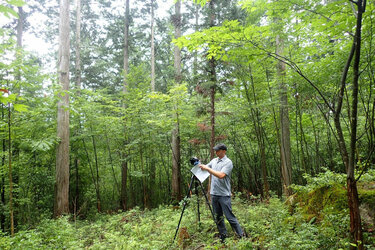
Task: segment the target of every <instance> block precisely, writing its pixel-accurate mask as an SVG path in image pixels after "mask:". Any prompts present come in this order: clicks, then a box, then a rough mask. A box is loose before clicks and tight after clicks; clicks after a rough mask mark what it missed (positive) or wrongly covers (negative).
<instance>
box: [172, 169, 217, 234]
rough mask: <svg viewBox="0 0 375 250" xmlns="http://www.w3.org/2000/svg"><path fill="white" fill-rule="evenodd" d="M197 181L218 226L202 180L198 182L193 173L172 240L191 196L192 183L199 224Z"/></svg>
mask: <svg viewBox="0 0 375 250" xmlns="http://www.w3.org/2000/svg"><path fill="white" fill-rule="evenodd" d="M198 183H199V184H200V187H201V189H202V192H203V194H204V197H205V198H206V203H207V205H208V207H209V208H210V211H211V215H212V218H213V220H214V222H215V224H216V226H218V225H217V222H216V220H215V216H214V212H213V211H212V208H211V204H210V202H209V201H208V198H207V195H206V192H205V191H204V188H203V185H202V182H200V181H199V180H198V178H197V177H196V176H195V175H194V174H193V175H192V176H191V181H190V186H189V190H188V193H187V195H186V197H185V199H184V206H183V208H182V212H181V216H180V220H179V221H178V225H177V228H176V233H175V234H174V238H173V241H174V240H175V239H176V236H177V232H178V229H179V228H180V224H181V220H182V216H183V215H184V212H185V208H186V205H187V203H188V198H190V196H191V195H190V194H191V190H192V189H193V184H195V194H196V195H197V200H198V202H197V204H198V205H197V210H198V211H197V216H198V224H200V222H201V221H200V212H199V197H198Z"/></svg>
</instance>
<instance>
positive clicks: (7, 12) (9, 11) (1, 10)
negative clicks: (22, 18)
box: [0, 5, 18, 18]
mask: <svg viewBox="0 0 375 250" xmlns="http://www.w3.org/2000/svg"><path fill="white" fill-rule="evenodd" d="M0 13H3V14H4V16H6V17H8V18H10V15H13V16H14V17H16V18H18V14H17V12H16V11H15V10H14V9H12V8H9V7H7V6H3V5H0Z"/></svg>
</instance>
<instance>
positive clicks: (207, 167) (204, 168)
mask: <svg viewBox="0 0 375 250" xmlns="http://www.w3.org/2000/svg"><path fill="white" fill-rule="evenodd" d="M199 167H200V168H201V169H202V170H206V171H208V169H209V168H210V167H209V166H206V165H203V164H199Z"/></svg>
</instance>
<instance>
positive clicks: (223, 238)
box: [220, 234, 227, 243]
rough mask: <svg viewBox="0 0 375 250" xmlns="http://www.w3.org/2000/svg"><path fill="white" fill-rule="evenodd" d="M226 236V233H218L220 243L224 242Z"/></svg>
mask: <svg viewBox="0 0 375 250" xmlns="http://www.w3.org/2000/svg"><path fill="white" fill-rule="evenodd" d="M226 238H227V235H226V234H220V241H221V243H224V242H225V239H226Z"/></svg>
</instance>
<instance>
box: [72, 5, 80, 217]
mask: <svg viewBox="0 0 375 250" xmlns="http://www.w3.org/2000/svg"><path fill="white" fill-rule="evenodd" d="M75 46H76V60H75V62H76V64H75V77H76V79H75V87H76V91H77V92H76V94H77V96H80V94H81V81H82V79H81V75H82V74H81V0H77V3H76V41H75ZM78 124H79V126H78V129H76V130H75V131H74V133H75V135H78V134H79V128H80V125H81V119H80V117H78ZM77 145H78V143H77ZM76 150H78V147H76ZM79 164H80V159H79V157H78V153H77V152H76V154H75V157H74V168H75V194H74V200H73V209H74V218H76V216H77V212H78V210H79V207H80V204H79V191H80V190H79V179H80V178H79Z"/></svg>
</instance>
